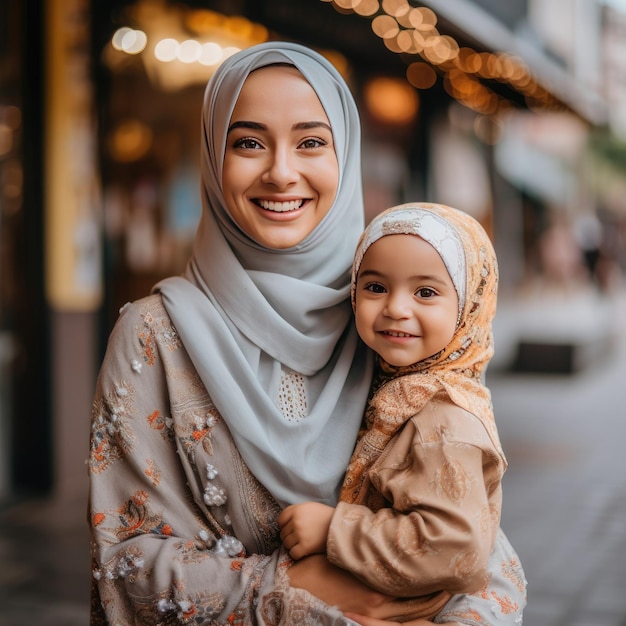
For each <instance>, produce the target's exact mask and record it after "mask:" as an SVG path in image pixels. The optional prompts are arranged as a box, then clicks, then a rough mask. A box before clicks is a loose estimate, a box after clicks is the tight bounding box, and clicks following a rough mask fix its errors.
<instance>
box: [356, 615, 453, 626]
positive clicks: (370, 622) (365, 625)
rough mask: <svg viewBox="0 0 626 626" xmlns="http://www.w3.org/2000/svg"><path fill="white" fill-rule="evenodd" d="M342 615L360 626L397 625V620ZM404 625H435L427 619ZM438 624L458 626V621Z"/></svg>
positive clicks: (440, 625)
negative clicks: (389, 620)
mask: <svg viewBox="0 0 626 626" xmlns="http://www.w3.org/2000/svg"><path fill="white" fill-rule="evenodd" d="M344 615H345V616H346V617H347V618H349V619H351V620H352V621H353V622H356V623H357V624H361V626H398V622H388V621H386V620H384V619H376V618H375V617H367V616H365V615H359V614H358V613H349V612H347V613H344ZM403 624H404V626H435V622H429V621H428V620H427V619H414V620H411V621H410V622H403ZM438 626H460V625H459V623H458V622H445V623H444V624H439V625H438Z"/></svg>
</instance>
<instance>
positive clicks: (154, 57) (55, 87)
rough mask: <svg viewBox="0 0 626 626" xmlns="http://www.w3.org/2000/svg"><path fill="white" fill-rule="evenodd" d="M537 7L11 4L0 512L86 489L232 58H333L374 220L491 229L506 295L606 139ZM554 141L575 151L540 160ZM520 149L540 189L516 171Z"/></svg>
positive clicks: (315, 2)
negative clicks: (438, 210)
mask: <svg viewBox="0 0 626 626" xmlns="http://www.w3.org/2000/svg"><path fill="white" fill-rule="evenodd" d="M529 4H530V5H532V3H529V2H526V1H525V0H516V1H515V2H508V3H498V2H495V1H492V2H489V1H487V0H485V1H484V2H480V3H478V2H470V1H467V0H454V1H452V0H429V1H425V2H423V3H416V2H410V3H409V2H408V1H407V0H383V1H382V2H379V1H378V0H361V1H357V0H341V1H340V0H334V1H330V0H300V1H296V2H293V1H291V0H266V1H264V2H259V1H258V0H230V1H227V0H221V1H220V0H215V1H211V0H204V1H200V0H193V1H188V2H186V3H180V2H173V1H172V2H167V1H166V0H136V1H121V0H112V1H111V2H90V1H89V0H48V1H43V0H41V1H37V2H36V1H35V0H23V2H21V3H9V2H4V3H3V4H1V5H0V6H1V7H2V8H1V9H0V11H1V13H0V17H1V18H2V20H0V29H1V30H0V60H1V61H2V67H3V71H2V73H1V74H0V89H1V95H0V177H1V180H2V185H3V187H2V205H1V206H0V209H1V213H0V238H1V243H2V248H1V255H2V258H1V265H0V277H1V283H0V297H1V300H0V372H2V378H1V379H0V380H1V381H2V382H1V384H0V502H2V499H3V498H7V497H10V496H11V495H12V494H15V493H17V492H19V491H21V490H25V489H26V490H32V489H39V490H48V489H50V488H53V489H54V491H55V493H58V494H60V495H61V496H69V497H71V496H72V495H73V494H75V493H80V492H81V490H82V489H83V488H84V482H85V477H84V470H83V458H84V457H85V456H86V450H87V437H88V428H89V425H88V423H89V408H90V403H91V394H92V392H93V385H94V378H95V373H96V370H97V366H98V363H99V361H100V359H101V357H102V352H103V349H104V345H105V341H106V337H107V336H108V333H109V331H110V329H111V327H112V325H113V323H114V321H115V319H116V317H117V311H118V310H119V308H120V307H121V306H122V305H123V304H124V303H125V302H126V301H128V300H132V299H135V298H138V297H141V296H143V295H145V294H147V293H148V292H149V290H150V288H151V287H152V285H154V284H155V283H156V282H157V281H158V280H159V279H160V278H161V277H163V276H166V275H170V274H172V273H178V272H180V271H181V270H182V268H183V267H184V263H185V261H186V258H187V255H188V252H189V247H190V244H191V239H192V235H193V231H194V228H195V225H196V223H197V220H198V217H199V210H200V209H199V201H198V198H199V171H198V156H199V129H200V107H201V101H202V95H203V90H204V85H205V83H206V81H207V79H208V78H209V76H210V75H211V73H212V71H213V70H214V68H215V67H216V66H217V64H218V63H219V62H220V60H221V59H222V58H224V57H225V56H226V55H228V54H229V53H230V52H231V51H233V50H236V49H239V48H243V47H246V46H249V45H252V44H254V43H258V42H261V41H267V40H272V39H284V38H286V39H295V40H297V41H300V42H302V43H305V44H307V45H310V46H312V47H315V48H316V49H318V50H320V51H321V52H322V53H324V54H325V55H327V56H328V58H329V59H331V61H333V62H334V63H335V64H336V66H337V67H338V68H339V70H340V71H341V72H342V73H343V74H344V76H345V77H346V79H347V80H348V82H349V83H350V85H351V87H352V89H353V91H354V93H355V97H356V98H357V101H358V102H359V106H360V110H361V112H362V121H363V126H364V148H363V160H364V171H365V176H364V181H365V198H366V210H367V212H368V216H372V215H374V214H375V213H377V212H378V211H380V210H382V209H383V208H385V207H386V206H389V205H390V204H392V203H395V202H399V201H404V200H407V199H413V198H420V199H426V200H433V201H435V200H436V201H440V202H446V203H449V204H453V205H455V206H457V207H459V208H462V209H464V210H466V211H468V212H470V213H472V214H473V215H475V216H476V217H477V218H479V219H480V220H481V221H482V222H483V223H484V224H485V226H486V227H487V228H488V229H489V230H490V231H491V232H492V233H493V234H494V238H495V241H496V247H497V248H498V250H499V254H500V255H501V258H502V266H503V276H504V277H505V284H509V285H513V284H517V283H519V282H520V281H522V280H523V279H524V277H525V275H526V273H527V272H528V268H529V246H530V247H532V243H531V241H532V239H533V237H534V235H535V234H536V228H535V227H534V226H532V224H531V225H530V226H529V223H530V222H532V219H533V216H534V217H535V218H536V216H537V215H540V214H541V211H542V210H543V209H544V207H545V206H546V204H547V203H557V202H561V201H562V202H565V203H568V204H572V203H573V204H576V203H577V202H578V201H579V199H580V198H581V193H582V194H583V197H586V198H587V197H589V194H592V193H593V190H589V189H588V187H587V183H586V182H585V181H584V177H581V176H579V173H580V168H581V167H583V166H584V163H583V161H582V159H583V158H584V150H585V148H584V145H585V141H586V137H587V132H588V129H589V128H590V127H597V126H603V125H604V124H605V122H606V119H605V118H606V111H605V108H604V104H603V101H602V98H600V97H597V96H596V95H595V94H596V91H594V90H588V89H585V88H583V87H581V83H580V82H579V81H578V80H577V79H574V78H573V77H572V75H571V73H570V72H568V70H567V68H566V67H564V66H563V65H562V64H559V63H558V62H556V61H555V60H554V59H555V57H554V55H553V54H549V53H548V52H547V51H546V50H541V49H540V47H538V46H536V45H535V46H533V45H531V43H530V42H531V41H532V37H531V36H529V35H528V33H529V31H532V24H531V22H530V19H529V15H530V14H531V11H530V7H529ZM481 5H482V6H481ZM502 5H504V6H502ZM561 9H562V10H563V12H564V14H567V10H566V8H563V6H561ZM35 16H36V18H35ZM522 27H523V28H522ZM33 29H34V30H33ZM533 32H534V31H533ZM535 34H536V33H535ZM5 35H6V36H5ZM33 42H35V43H34V47H31V46H33ZM44 42H45V43H44ZM555 120H558V122H556V126H555ZM546 125H547V126H549V127H550V129H551V130H550V133H552V132H553V129H554V128H557V127H558V128H560V129H561V131H562V135H559V136H560V137H561V138H562V140H563V141H562V143H561V144H559V145H558V146H556V145H555V144H554V143H553V141H552V140H551V139H548V141H547V143H548V144H549V145H548V146H547V147H548V148H549V150H548V151H547V152H548V153H549V156H548V157H547V160H545V159H544V160H543V161H542V160H541V158H540V156H541V155H543V154H544V152H545V150H544V148H546V146H545V145H542V144H541V139H542V138H543V139H544V140H545V139H547V137H546V130H545V129H546ZM9 136H10V139H7V137H9ZM529 136H533V137H534V139H535V140H537V141H538V144H537V143H534V140H533V141H531V142H530V144H529V141H528V138H529ZM550 136H552V135H550ZM529 145H531V146H533V145H534V147H535V149H537V153H536V154H535V155H531V158H530V160H531V162H532V163H534V165H535V168H534V170H533V171H528V172H527V171H525V170H524V168H523V167H522V166H521V165H519V164H518V163H516V162H515V158H512V156H511V155H513V157H515V156H516V155H520V154H521V152H523V150H527V149H529ZM527 162H528V161H527V160H524V163H527ZM538 173H539V174H542V175H543V179H542V176H537V174H538ZM14 180H17V181H18V187H19V190H18V191H17V192H15V191H12V190H13V189H14V188H13V187H11V185H10V184H9V183H7V182H6V181H14ZM12 194H13V195H12ZM529 207H530V209H529ZM500 251H501V252H500ZM530 262H531V263H532V254H530ZM26 451H27V452H26Z"/></svg>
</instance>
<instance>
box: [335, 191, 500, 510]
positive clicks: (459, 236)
mask: <svg viewBox="0 0 626 626" xmlns="http://www.w3.org/2000/svg"><path fill="white" fill-rule="evenodd" d="M394 234H407V235H417V236H419V237H421V238H422V239H424V240H426V241H427V242H428V243H430V244H431V245H432V246H433V247H434V248H435V250H437V252H438V253H439V255H440V256H441V258H442V260H443V261H444V264H445V266H446V268H447V269H448V272H449V274H450V277H451V279H452V282H453V284H454V286H455V289H456V291H457V295H458V298H459V319H458V323H457V327H456V331H455V333H454V336H453V337H452V340H451V341H450V343H449V344H448V345H447V346H446V347H445V348H444V349H443V350H442V351H441V352H439V353H438V354H435V355H433V356H431V357H428V358H427V359H424V360H423V361H419V362H418V363H414V364H412V365H409V366H405V367H396V366H394V365H390V364H389V363H387V362H385V361H384V360H382V359H381V358H380V357H379V359H378V362H379V366H380V372H379V374H380V376H379V379H378V381H377V389H376V392H375V393H374V394H373V395H372V398H371V400H370V402H369V404H368V408H367V411H366V422H367V424H366V426H367V429H366V430H365V431H364V433H363V434H362V437H361V439H360V441H359V444H358V446H357V448H356V451H355V454H354V456H353V458H352V461H351V463H350V466H349V467H348V472H347V476H346V481H345V484H344V489H343V491H342V493H341V499H342V500H346V501H348V502H354V501H355V500H356V499H357V498H358V496H359V494H360V491H361V487H362V486H363V484H364V480H365V476H366V473H367V470H368V469H369V468H370V467H371V465H372V464H373V463H374V461H376V459H377V458H378V457H379V456H380V453H381V452H382V450H383V449H384V448H385V446H386V445H387V444H388V443H389V441H390V440H391V438H392V437H393V436H394V435H395V433H396V432H397V431H398V430H400V428H401V427H402V426H403V424H405V423H406V422H407V421H408V420H409V419H411V418H412V417H413V416H414V415H416V414H417V413H419V411H421V410H422V408H424V406H425V405H426V404H427V403H428V402H429V401H430V400H431V399H432V398H433V397H434V396H435V395H436V394H441V393H443V394H445V395H446V396H447V397H448V398H449V399H450V400H451V401H452V402H453V403H454V404H456V405H458V406H459V407H461V408H463V409H465V410H466V411H469V412H470V413H472V414H473V415H475V416H476V417H477V418H478V419H480V420H481V422H482V423H483V425H484V426H485V428H486V430H487V432H488V433H489V436H490V438H491V440H492V442H493V444H494V446H495V448H496V449H497V450H499V451H500V454H501V455H502V458H503V459H504V454H503V453H502V448H501V446H500V441H499V438H498V433H497V430H496V426H495V421H494V415H493V407H492V404H491V394H490V392H489V389H487V387H485V385H484V384H483V383H482V377H483V375H484V371H485V368H486V366H487V364H488V362H489V360H490V359H491V357H492V355H493V337H492V322H493V318H494V315H495V312H496V298H497V285H498V266H497V261H496V256H495V252H494V249H493V246H492V244H491V241H490V240H489V237H488V236H487V233H486V232H485V231H484V229H483V228H482V226H481V225H480V224H479V223H478V222H477V221H476V220H475V219H474V218H473V217H471V216H470V215H468V214H467V213H464V212H462V211H458V210H456V209H453V208H450V207H447V206H444V205H441V204H430V203H424V202H414V203H407V204H402V205H400V206H396V207H393V208H391V209H388V210H387V211H384V212H383V213H381V214H380V215H378V216H377V217H376V218H374V219H373V220H372V222H371V223H370V224H369V226H368V227H367V229H366V230H365V232H364V233H363V236H362V237H361V239H360V241H359V244H358V246H357V252H356V255H355V262H354V265H353V271H352V291H351V293H352V305H353V306H354V304H355V286H356V277H357V275H358V271H359V267H360V265H361V261H362V260H363V256H364V255H365V253H366V251H367V249H368V248H369V247H370V246H371V245H372V244H373V243H374V242H375V241H377V240H378V239H380V238H381V237H385V236H388V235H394ZM398 262H401V261H398ZM389 406H394V409H395V411H394V413H393V414H392V415H391V414H389V412H388V410H387V411H384V410H383V409H382V407H389ZM505 464H506V461H505Z"/></svg>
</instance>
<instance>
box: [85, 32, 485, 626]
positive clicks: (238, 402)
mask: <svg viewBox="0 0 626 626" xmlns="http://www.w3.org/2000/svg"><path fill="white" fill-rule="evenodd" d="M268 66H269V67H268ZM202 121H203V142H202V155H201V157H202V162H201V165H202V201H203V214H202V219H201V222H200V224H199V227H198V232H197V236H196V240H195V242H194V248H193V253H192V258H191V260H190V262H189V265H188V267H187V270H186V272H185V275H184V277H177V278H172V279H168V280H166V281H163V282H162V283H160V284H159V285H158V286H157V290H156V291H157V293H155V294H154V295H151V296H149V297H147V298H145V299H143V300H140V301H138V302H136V303H134V304H132V305H129V306H127V307H125V310H124V311H123V313H122V314H121V316H120V318H119V320H118V322H117V324H116V326H115V328H114V330H113V332H112V334H111V338H110V341H109V346H108V349H107V354H106V356H105V360H104V363H103V366H102V369H101V372H100V376H99V379H98V386H97V391H96V398H95V401H94V410H93V426H92V441H91V454H90V461H89V469H90V479H91V493H90V523H91V530H92V542H93V556H94V568H93V571H94V594H93V598H94V601H93V604H92V607H93V611H92V613H93V618H92V623H93V624H101V623H110V624H118V623H119V624H134V623H141V624H161V623H163V624H166V623H167V624H169V623H194V624H202V623H205V624H209V623H210V624H222V623H223V624H227V623H228V624H235V623H241V624H249V623H257V622H258V623H267V624H292V623H294V622H295V621H296V620H297V621H304V622H305V623H317V624H333V623H347V622H346V621H345V620H344V619H343V618H342V617H341V613H340V612H339V610H338V609H331V608H330V607H329V606H328V605H327V604H325V603H328V604H333V605H336V606H337V607H339V608H340V609H342V610H344V611H353V612H359V613H367V614H369V615H370V616H372V617H383V618H384V617H387V616H389V615H392V614H393V611H392V604H393V603H392V602H391V603H390V602H387V601H386V600H387V598H386V597H385V596H383V595H382V594H379V593H377V592H374V591H373V590H370V589H369V588H367V587H366V586H365V585H363V584H361V583H360V582H359V581H357V580H356V579H353V578H352V577H350V576H349V575H348V574H347V573H346V572H344V571H342V570H339V569H338V568H333V567H332V566H331V565H330V564H329V563H328V562H327V561H326V559H325V558H324V557H317V556H316V557H310V558H309V559H304V560H303V561H301V562H299V563H297V564H295V565H293V566H291V567H290V565H291V561H290V560H289V558H288V555H287V554H286V552H285V551H284V550H281V549H280V546H279V541H280V540H279V533H278V526H277V523H276V519H277V516H278V514H279V513H280V510H281V509H282V507H284V506H285V505H287V504H290V503H294V502H298V501H302V500H315V501H319V502H327V503H333V502H335V501H336V498H337V494H338V491H339V487H340V483H341V478H342V476H343V472H344V470H345V467H346V465H347V462H348V459H349V457H350V453H351V452H352V447H353V445H354V442H355V440H356V435H357V432H358V428H359V424H360V421H361V416H362V412H363V408H364V405H365V401H366V397H367V393H368V387H369V383H370V380H371V375H372V360H371V357H370V356H369V355H368V353H366V352H365V351H364V349H363V347H362V345H361V344H360V343H359V341H358V339H357V336H356V333H355V330H354V328H353V325H352V322H351V310H350V302H349V284H350V267H351V261H352V253H353V251H354V248H355V246H356V243H357V240H358V237H359V235H360V233H361V230H362V227H363V217H362V213H363V206H362V196H361V178H360V129H359V121H358V114H357V110H356V107H355V104H354V102H353V100H352V97H351V95H350V92H349V90H348V88H347V87H346V85H345V83H344V81H343V80H342V78H341V77H340V75H339V74H338V73H337V72H336V71H335V70H334V68H333V67H332V66H331V65H330V64H329V63H327V62H326V61H325V60H324V59H323V58H322V57H320V56H319V55H317V54H315V53H313V52H312V51H310V50H308V49H306V48H303V47H301V46H297V45H294V44H282V43H271V44H263V45H261V46H257V47H255V48H252V49H248V50H245V51H243V52H241V53H239V54H237V55H235V56H234V57H231V58H230V59H228V60H227V61H226V62H225V63H224V64H223V65H222V66H221V67H220V68H219V70H218V71H217V72H216V74H215V75H214V76H213V78H212V79H211V81H210V82H209V85H208V86H207V91H206V94H205V101H204V107H203V120H202ZM290 582H291V585H290V584H289V583H290ZM307 590H308V591H310V592H311V593H308V591H307ZM318 598H319V599H318ZM322 601H324V602H322ZM479 602H480V600H479ZM390 605H391V606H390ZM483 605H484V607H483V608H484V611H485V614H487V612H488V611H490V607H489V603H486V602H483ZM385 607H387V609H385ZM477 611H478V612H480V609H477ZM303 616H304V617H303ZM306 620H308V622H307V621H306Z"/></svg>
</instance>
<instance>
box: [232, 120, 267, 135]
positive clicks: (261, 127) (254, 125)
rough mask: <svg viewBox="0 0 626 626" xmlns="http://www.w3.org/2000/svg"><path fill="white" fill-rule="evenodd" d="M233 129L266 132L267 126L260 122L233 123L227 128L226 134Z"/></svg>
mask: <svg viewBox="0 0 626 626" xmlns="http://www.w3.org/2000/svg"><path fill="white" fill-rule="evenodd" d="M235 128H251V129H252V130H267V126H266V125H265V124H261V123H260V122H248V121H245V120H241V121H239V122H233V123H232V124H231V125H230V126H229V127H228V132H230V131H231V130H235Z"/></svg>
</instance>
